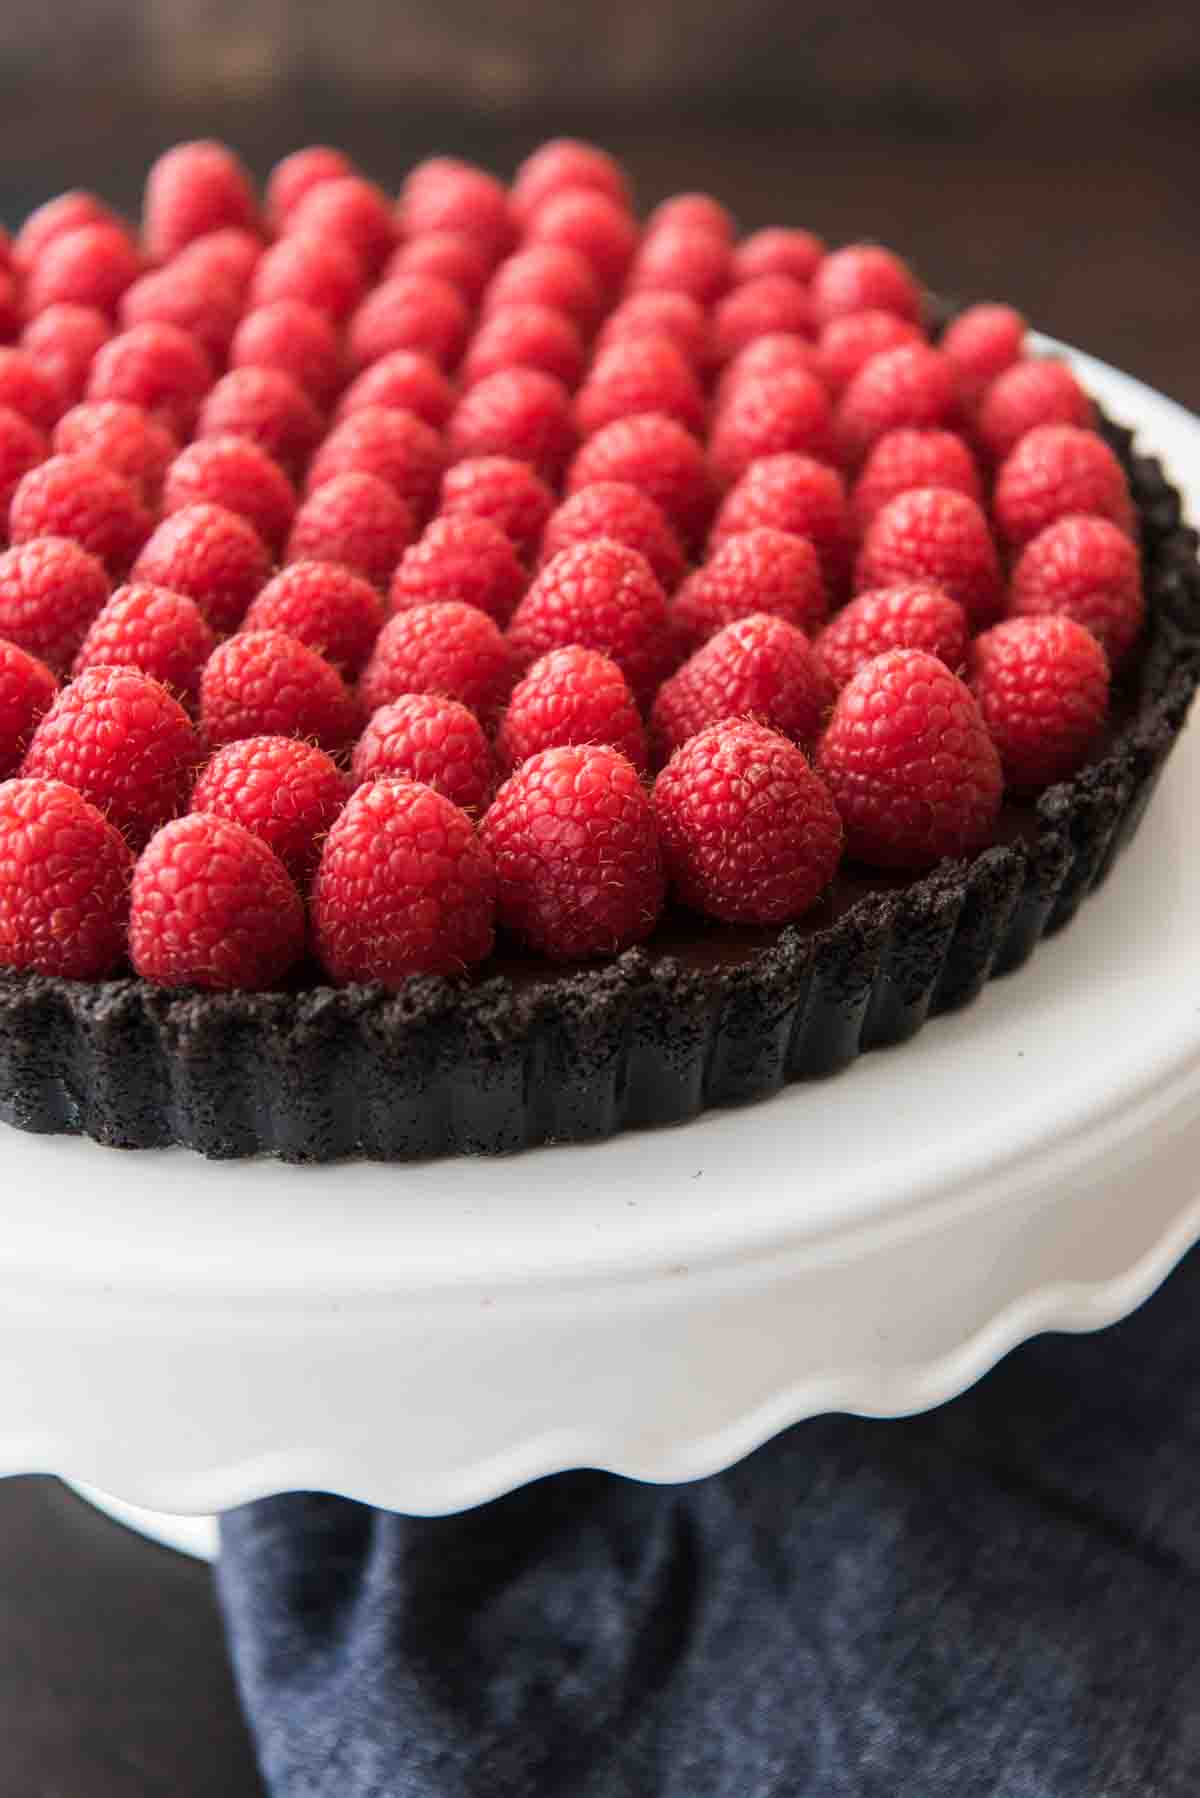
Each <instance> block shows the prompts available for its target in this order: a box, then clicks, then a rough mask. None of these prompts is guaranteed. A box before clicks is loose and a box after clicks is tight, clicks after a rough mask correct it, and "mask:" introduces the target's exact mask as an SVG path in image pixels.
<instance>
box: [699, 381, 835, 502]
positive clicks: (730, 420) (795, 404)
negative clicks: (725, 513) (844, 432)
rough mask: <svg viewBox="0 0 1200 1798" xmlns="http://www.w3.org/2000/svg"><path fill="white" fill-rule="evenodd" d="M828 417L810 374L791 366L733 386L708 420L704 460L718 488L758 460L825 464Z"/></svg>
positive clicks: (818, 385) (822, 393) (817, 383)
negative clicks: (810, 459)
mask: <svg viewBox="0 0 1200 1798" xmlns="http://www.w3.org/2000/svg"><path fill="white" fill-rule="evenodd" d="M831 426H832V413H831V410H830V405H829V396H828V394H827V393H826V391H825V388H824V387H823V386H822V384H821V382H820V381H818V380H817V378H816V376H815V375H810V374H805V372H804V370H803V369H799V368H795V369H792V370H790V371H789V372H787V373H782V374H777V375H771V376H767V375H756V376H755V377H754V378H753V379H752V380H751V379H747V380H745V381H742V382H740V383H739V384H738V386H737V387H736V388H734V390H733V391H732V393H731V394H730V395H729V398H728V399H727V400H726V401H725V403H724V405H723V406H722V407H721V409H720V410H719V412H718V413H717V416H716V418H715V419H714V421H713V427H712V432H711V434H710V436H709V459H710V461H711V463H712V470H713V474H714V475H715V476H716V478H717V480H718V482H719V483H720V484H721V485H722V486H724V487H732V485H733V483H734V482H735V481H736V480H737V478H738V476H739V475H742V474H744V473H745V472H746V470H747V468H749V466H750V464H751V463H752V462H757V461H758V460H759V458H760V457H762V456H778V455H783V454H784V453H785V452H791V453H793V454H798V455H806V456H816V457H817V458H818V460H828V457H829V452H830V448H831Z"/></svg>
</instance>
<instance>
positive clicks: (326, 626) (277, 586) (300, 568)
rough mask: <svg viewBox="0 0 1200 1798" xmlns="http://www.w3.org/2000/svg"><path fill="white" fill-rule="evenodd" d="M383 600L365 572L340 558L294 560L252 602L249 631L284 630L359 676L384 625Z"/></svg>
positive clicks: (247, 618)
mask: <svg viewBox="0 0 1200 1798" xmlns="http://www.w3.org/2000/svg"><path fill="white" fill-rule="evenodd" d="M383 618H384V611H383V601H382V600H381V599H380V597H379V594H378V593H377V592H376V590H375V588H374V587H373V586H372V585H371V583H370V581H368V580H364V579H363V577H362V575H360V574H354V573H353V572H352V570H350V569H349V568H340V567H338V566H337V564H336V563H334V562H292V563H289V565H288V566H287V567H286V568H282V569H280V571H279V573H278V574H277V575H275V576H274V578H273V579H272V580H269V581H268V582H267V584H266V586H265V587H264V588H263V589H262V591H261V593H259V594H258V596H257V598H255V599H253V600H252V601H251V602H250V610H249V611H248V612H247V613H246V616H245V618H244V620H243V622H242V629H243V630H247V631H283V632H284V634H285V635H286V636H289V637H295V639H296V641H297V642H298V643H306V644H307V645H308V647H309V649H315V650H316V651H317V654H318V655H322V656H324V658H325V660H326V661H327V662H330V663H332V665H333V666H334V667H335V668H336V669H337V670H338V671H339V673H341V674H345V675H347V676H350V675H355V674H357V673H358V671H359V669H360V668H361V667H362V665H363V663H364V662H365V661H366V659H367V657H368V656H369V655H370V653H371V647H372V645H373V644H374V642H375V639H376V637H377V636H378V635H379V632H380V630H381V629H382V627H383Z"/></svg>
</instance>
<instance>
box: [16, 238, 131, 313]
mask: <svg viewBox="0 0 1200 1798" xmlns="http://www.w3.org/2000/svg"><path fill="white" fill-rule="evenodd" d="M141 272H142V261H141V257H140V256H139V255H138V253H137V251H136V250H135V249H134V247H133V245H132V244H131V243H130V241H129V238H128V236H127V235H126V233H125V232H124V231H123V230H122V228H121V226H120V225H84V226H82V227H81V229H80V230H78V231H64V232H63V234H62V236H61V237H56V238H54V239H53V241H52V242H51V243H49V244H47V246H46V248H45V249H44V250H43V252H42V254H41V255H40V256H39V257H38V259H37V262H36V263H35V264H34V266H33V268H32V269H31V270H30V271H29V279H28V281H27V282H26V284H25V310H26V312H27V313H28V314H29V316H30V317H31V318H32V317H34V316H35V315H36V314H37V313H39V312H45V310H46V308H47V307H48V306H61V305H71V306H93V307H95V309H96V311H97V312H103V313H104V315H105V316H106V317H107V318H112V317H113V316H114V315H115V313H116V310H117V306H118V305H119V303H120V300H121V296H122V294H123V293H124V292H125V290H126V289H127V288H128V287H131V286H132V285H133V283H134V282H135V281H136V280H137V278H138V276H139V275H140V274H141Z"/></svg>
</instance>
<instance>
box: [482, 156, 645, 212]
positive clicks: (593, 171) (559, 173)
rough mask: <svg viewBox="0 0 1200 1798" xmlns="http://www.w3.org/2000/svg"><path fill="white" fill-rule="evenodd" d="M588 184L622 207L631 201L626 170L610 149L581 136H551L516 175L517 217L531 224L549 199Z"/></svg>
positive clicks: (514, 204)
mask: <svg viewBox="0 0 1200 1798" xmlns="http://www.w3.org/2000/svg"><path fill="white" fill-rule="evenodd" d="M584 187H586V188H591V189H592V190H593V191H594V192H595V193H600V194H606V195H607V196H608V198H609V199H610V200H615V201H616V202H617V204H618V205H619V206H626V207H628V205H629V204H630V192H629V183H628V181H627V180H626V178H625V171H624V170H623V169H622V167H621V165H620V163H619V162H617V161H616V160H615V159H614V158H613V157H612V156H610V155H609V154H608V152H607V151H606V150H600V149H597V147H596V145H595V144H585V143H581V142H580V141H579V139H578V138H571V137H555V138H551V139H550V140H549V142H547V143H544V144H540V145H539V146H538V148H537V149H536V150H534V151H533V152H532V154H531V155H529V156H527V157H526V158H525V160H524V162H523V163H522V164H521V166H520V168H519V169H518V170H517V172H516V175H515V176H514V177H513V184H512V192H511V194H510V196H509V197H510V201H511V204H512V211H513V217H514V218H515V219H516V221H517V223H518V224H519V225H527V224H528V223H529V220H530V218H531V217H532V216H533V214H534V213H535V212H536V211H537V209H538V207H539V206H541V205H542V204H543V203H544V202H545V201H546V200H550V199H553V198H554V197H555V195H556V194H560V193H570V192H572V191H573V190H577V189H579V188H584Z"/></svg>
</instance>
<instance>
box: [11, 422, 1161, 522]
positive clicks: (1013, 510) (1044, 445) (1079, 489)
mask: <svg viewBox="0 0 1200 1798" xmlns="http://www.w3.org/2000/svg"><path fill="white" fill-rule="evenodd" d="M26 478H27V479H28V478H29V477H28V476H27V477H26ZM992 511H993V515H994V517H995V520H996V529H997V531H998V533H999V534H1000V536H1001V537H1003V538H1004V539H1005V541H1006V542H1008V543H1010V544H1012V545H1013V546H1014V547H1017V548H1020V546H1021V545H1023V544H1025V543H1028V542H1029V540H1030V538H1031V537H1036V536H1037V535H1038V533H1039V531H1044V530H1045V528H1046V526H1047V525H1048V524H1053V523H1054V522H1055V521H1056V520H1057V519H1059V518H1065V517H1067V516H1068V514H1069V513H1072V512H1082V513H1086V514H1087V515H1089V516H1091V517H1095V518H1108V519H1111V521H1112V522H1113V524H1115V525H1118V526H1119V527H1120V529H1121V530H1123V531H1127V532H1132V531H1133V529H1134V511H1133V502H1132V500H1131V499H1130V497H1129V483H1128V482H1127V481H1126V479H1125V471H1124V469H1123V468H1122V467H1121V464H1120V463H1119V462H1118V461H1117V458H1116V456H1115V455H1114V454H1113V452H1112V450H1110V449H1109V447H1108V445H1107V443H1105V442H1104V440H1103V439H1102V438H1100V437H1098V436H1097V435H1096V433H1095V432H1094V431H1084V430H1081V429H1080V428H1079V427H1078V426H1077V425H1038V426H1036V427H1035V429H1034V430H1032V431H1028V432H1027V433H1026V434H1025V436H1024V437H1022V438H1021V440H1020V442H1019V443H1018V444H1017V446H1016V448H1015V449H1014V450H1013V451H1012V453H1011V454H1010V455H1009V456H1008V457H1007V458H1006V460H1005V461H1004V462H1003V464H1002V465H1001V468H1000V472H999V474H998V475H997V476H996V485H995V488H994V490H993V493H992Z"/></svg>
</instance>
